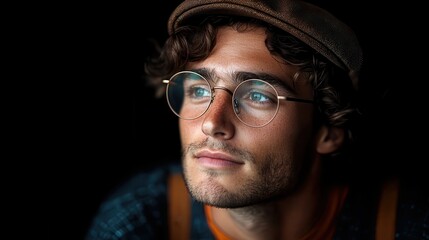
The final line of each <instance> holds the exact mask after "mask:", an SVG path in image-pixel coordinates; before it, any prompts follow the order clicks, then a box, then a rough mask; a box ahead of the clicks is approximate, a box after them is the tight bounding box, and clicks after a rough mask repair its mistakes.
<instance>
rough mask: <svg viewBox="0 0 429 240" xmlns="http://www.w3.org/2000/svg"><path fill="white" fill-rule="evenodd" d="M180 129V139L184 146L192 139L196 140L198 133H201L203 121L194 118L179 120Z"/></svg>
mask: <svg viewBox="0 0 429 240" xmlns="http://www.w3.org/2000/svg"><path fill="white" fill-rule="evenodd" d="M179 131H180V140H181V143H182V146H187V145H189V143H191V142H192V141H194V142H195V140H196V136H194V135H196V134H199V133H201V134H202V131H201V123H200V122H198V121H196V120H194V121H190V120H179Z"/></svg>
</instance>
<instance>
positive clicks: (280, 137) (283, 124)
mask: <svg viewBox="0 0 429 240" xmlns="http://www.w3.org/2000/svg"><path fill="white" fill-rule="evenodd" d="M300 106H301V107H302V105H301V104H294V105H293V108H290V109H288V111H279V112H278V114H277V116H276V118H274V119H273V121H272V122H271V123H270V124H269V125H267V126H266V128H269V130H266V133H265V134H264V133H262V132H261V133H260V135H262V136H264V138H268V140H267V141H269V142H271V143H272V145H275V146H276V147H280V149H299V148H300V146H301V145H303V146H305V145H308V144H309V143H310V142H311V141H312V138H313V134H312V132H313V110H312V108H311V107H308V106H304V107H302V108H300ZM288 113H289V114H288ZM290 113H293V114H290Z"/></svg>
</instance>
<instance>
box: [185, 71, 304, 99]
mask: <svg viewBox="0 0 429 240" xmlns="http://www.w3.org/2000/svg"><path fill="white" fill-rule="evenodd" d="M191 71H193V72H196V73H198V74H200V75H202V76H203V77H204V78H206V79H207V80H208V81H210V82H212V83H214V84H215V83H216V82H217V81H218V80H219V79H220V77H219V76H218V75H217V74H216V72H215V70H214V69H208V68H197V69H191ZM230 75H231V77H230V80H232V82H233V83H235V84H239V83H241V82H243V81H245V80H248V79H260V80H264V81H266V82H268V83H270V84H271V85H273V86H274V87H276V88H283V89H285V90H286V91H287V92H289V93H294V94H296V90H295V88H294V87H293V86H292V85H291V84H289V82H293V80H289V81H286V80H282V79H281V78H278V77H276V76H274V75H271V74H268V73H264V72H245V71H239V72H238V71H235V72H232V73H231V74H230Z"/></svg>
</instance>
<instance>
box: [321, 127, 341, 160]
mask: <svg viewBox="0 0 429 240" xmlns="http://www.w3.org/2000/svg"><path fill="white" fill-rule="evenodd" d="M343 142H344V129H342V128H337V127H327V126H322V127H320V129H319V132H318V134H317V138H316V151H317V152H318V153H319V154H329V153H333V152H335V151H336V150H338V149H339V148H340V147H341V146H342V145H343Z"/></svg>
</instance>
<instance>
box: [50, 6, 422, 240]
mask: <svg viewBox="0 0 429 240" xmlns="http://www.w3.org/2000/svg"><path fill="white" fill-rule="evenodd" d="M179 2H180V1H178V0H174V1H173V0H170V1H168V0H158V1H142V2H140V3H138V4H136V3H111V4H108V3H105V2H103V3H100V4H99V5H97V4H94V3H92V4H90V5H88V4H75V5H70V6H64V7H62V8H61V9H59V10H60V11H57V12H56V15H55V16H56V17H55V18H54V19H50V21H51V24H52V21H53V22H55V21H57V20H58V22H55V23H54V24H53V25H52V26H53V27H52V32H53V33H55V34H54V35H55V37H54V38H53V39H51V41H52V46H55V47H54V51H55V54H54V56H55V57H54V59H53V60H54V62H55V66H57V69H58V71H56V74H57V76H56V78H57V83H56V84H54V86H56V90H55V95H56V98H54V99H53V100H52V101H53V102H55V103H56V104H55V108H54V111H55V112H56V113H57V114H56V118H55V119H54V121H55V123H54V124H53V126H55V129H54V131H55V132H54V136H55V137H54V139H53V142H54V144H53V145H52V146H53V147H52V149H51V150H50V152H51V153H52V154H53V156H52V157H53V159H55V162H56V163H55V164H53V165H52V168H53V169H54V170H53V171H51V173H53V175H52V179H50V181H49V183H48V184H49V186H50V188H49V195H51V199H50V201H49V202H50V203H52V205H51V206H49V208H50V209H52V213H53V214H52V216H51V218H50V219H49V224H50V227H49V228H50V229H49V231H50V233H49V234H50V237H52V239H83V236H84V234H85V232H86V230H87V228H88V226H89V223H90V221H91V218H92V217H93V215H94V214H95V212H96V210H97V207H98V206H99V204H100V202H101V201H102V199H103V198H104V197H105V196H106V195H107V194H108V193H109V191H111V190H112V189H113V188H114V187H116V186H117V185H118V184H120V183H121V182H122V181H123V180H124V179H125V178H126V177H128V176H129V175H130V174H132V173H133V172H135V171H138V170H140V169H143V168H148V167H151V166H154V165H156V164H160V163H164V162H168V161H178V156H179V145H178V144H179V139H178V132H177V127H176V124H177V118H176V117H175V116H173V114H172V113H170V111H169V109H168V106H167V105H166V102H165V99H164V98H160V99H156V98H155V97H154V93H153V91H152V89H150V88H148V87H146V86H145V83H144V81H143V79H142V74H143V67H142V66H143V62H144V60H145V57H146V56H148V55H149V54H150V53H151V52H152V51H153V45H152V43H151V40H150V39H155V40H157V41H160V42H162V41H163V40H164V39H165V38H166V35H167V29H166V22H167V19H168V15H169V14H170V13H171V11H172V10H173V8H174V7H175V6H176V5H177V4H178V3H179ZM313 2H315V3H317V4H319V5H321V6H323V7H326V8H327V9H328V10H330V11H332V12H333V13H334V14H335V15H336V16H337V17H338V18H340V19H342V20H343V21H345V22H346V23H348V24H349V25H350V26H351V27H352V28H353V29H354V30H355V31H356V32H357V35H358V36H359V39H360V41H361V43H362V47H363V49H364V59H365V61H364V67H363V71H362V92H363V98H364V102H365V104H366V105H365V111H366V113H367V114H368V115H367V117H365V119H364V120H365V125H364V127H362V130H361V136H362V139H365V140H362V141H361V142H360V144H361V146H362V150H361V151H360V153H359V155H360V157H361V158H362V164H361V166H362V167H361V168H359V169H357V170H356V171H362V178H363V180H367V179H366V178H368V177H370V176H372V175H377V174H378V172H377V171H379V170H383V171H384V172H393V173H397V172H400V173H401V174H404V175H407V176H410V177H414V176H416V175H419V174H420V171H418V170H419V169H422V168H421V162H422V161H420V159H421V157H420V155H421V154H422V150H421V149H424V147H425V146H424V145H425V144H424V143H425V142H427V141H418V140H417V138H416V137H415V136H416V135H417V136H420V137H423V138H424V137H425V136H426V135H423V133H424V132H425V129H423V123H425V122H424V121H423V117H422V109H427V107H426V106H424V104H423V102H424V98H423V96H424V94H421V90H420V91H419V90H418V89H422V88H420V87H417V88H416V86H420V84H421V82H422V79H421V77H418V75H419V74H421V73H422V70H424V68H423V69H422V68H420V67H417V63H416V62H417V61H416V60H415V59H414V58H412V57H411V55H412V54H413V53H418V52H419V50H417V48H418V45H417V41H418V38H415V36H416V32H415V30H414V28H413V26H415V25H410V23H411V22H412V23H414V21H413V20H412V19H407V20H405V19H403V18H399V17H398V15H400V14H399V13H403V12H404V11H408V10H409V11H411V14H412V12H413V11H415V10H417V9H416V8H418V7H417V6H403V5H402V6H394V5H392V4H393V3H381V2H378V3H377V4H378V5H377V6H374V5H373V3H372V2H373V1H367V2H365V1H357V0H352V1H341V0H325V1H316V0H314V1H313ZM128 4H129V5H128ZM405 7H408V8H405ZM425 78H426V79H427V77H425ZM57 99H58V101H57ZM399 169H400V170H399ZM421 175H423V174H421ZM364 178H365V179H364Z"/></svg>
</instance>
